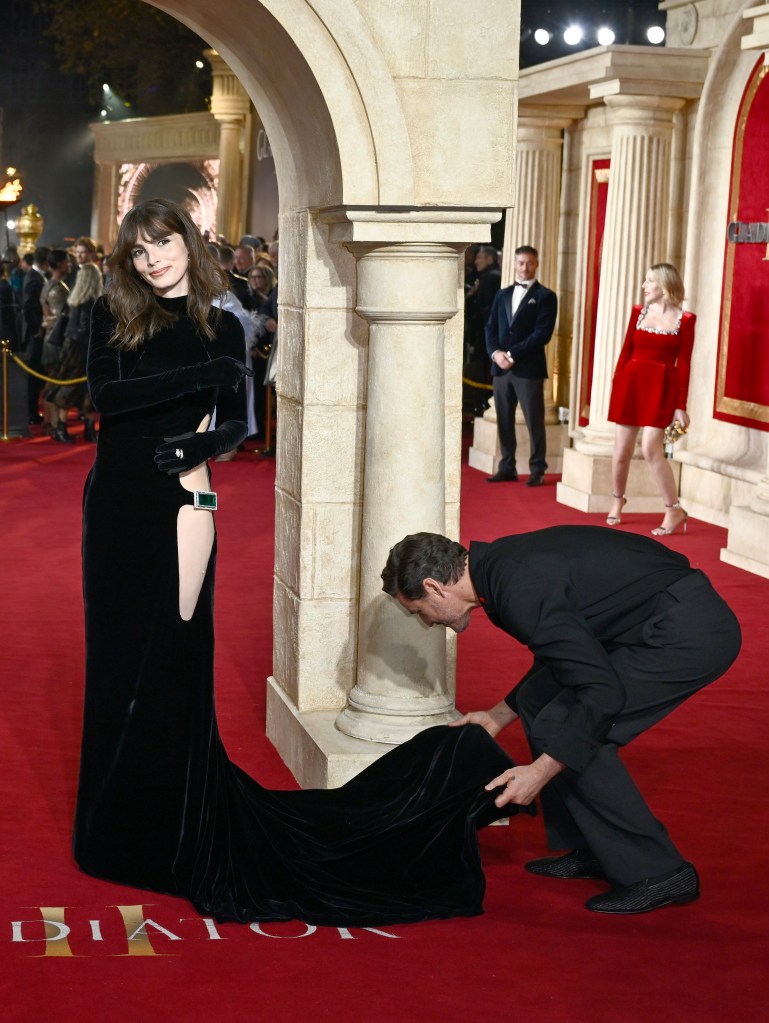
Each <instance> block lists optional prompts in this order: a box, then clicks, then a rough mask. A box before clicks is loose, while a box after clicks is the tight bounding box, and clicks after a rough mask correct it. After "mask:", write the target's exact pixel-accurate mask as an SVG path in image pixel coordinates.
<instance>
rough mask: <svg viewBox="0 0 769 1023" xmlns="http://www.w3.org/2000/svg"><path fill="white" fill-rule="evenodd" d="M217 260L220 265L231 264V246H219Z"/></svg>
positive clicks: (233, 255) (232, 251)
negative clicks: (219, 261)
mask: <svg viewBox="0 0 769 1023" xmlns="http://www.w3.org/2000/svg"><path fill="white" fill-rule="evenodd" d="M219 259H220V260H221V262H222V263H231V262H232V261H233V260H234V259H235V249H233V247H232V246H231V245H220V246H219Z"/></svg>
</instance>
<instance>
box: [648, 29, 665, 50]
mask: <svg viewBox="0 0 769 1023" xmlns="http://www.w3.org/2000/svg"><path fill="white" fill-rule="evenodd" d="M646 38H647V39H648V40H649V42H650V43H652V44H653V45H654V46H659V44H660V43H661V42H662V41H663V40H664V38H665V29H664V28H661V27H660V26H659V25H652V27H651V28H650V29H649V30H648V31H647V33H646Z"/></svg>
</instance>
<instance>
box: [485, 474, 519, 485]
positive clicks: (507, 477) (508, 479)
mask: <svg viewBox="0 0 769 1023" xmlns="http://www.w3.org/2000/svg"><path fill="white" fill-rule="evenodd" d="M486 482H487V483H517V482H518V473H517V472H495V473H494V475H493V476H487V477H486Z"/></svg>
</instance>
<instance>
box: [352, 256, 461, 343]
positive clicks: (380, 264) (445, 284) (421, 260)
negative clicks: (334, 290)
mask: <svg viewBox="0 0 769 1023" xmlns="http://www.w3.org/2000/svg"><path fill="white" fill-rule="evenodd" d="M346 248H347V249H349V250H350V252H352V253H353V255H354V256H355V257H356V259H357V260H358V301H357V304H356V306H355V310H356V312H358V313H360V315H361V316H365V318H366V319H367V320H368V321H369V322H370V323H386V322H390V323H394V322H400V323H433V324H443V323H445V322H446V320H449V319H451V317H452V316H456V314H457V312H458V299H457V267H458V262H457V260H458V255H459V252H460V251H461V250H462V249H463V248H464V245H459V244H446V243H436V242H433V243H430V242H405V243H400V244H397V245H395V244H391V243H381V242H348V243H347V245H346Z"/></svg>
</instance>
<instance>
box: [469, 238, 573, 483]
mask: <svg viewBox="0 0 769 1023" xmlns="http://www.w3.org/2000/svg"><path fill="white" fill-rule="evenodd" d="M538 266H539V253H538V252H537V250H536V249H534V248H532V246H531V245H521V246H520V247H519V248H517V249H516V250H515V283H513V284H511V285H510V286H509V287H507V288H502V290H501V291H498V292H497V294H496V296H495V298H494V302H493V303H492V306H491V312H490V313H489V318H488V320H487V322H486V350H487V351H488V353H489V357H490V359H491V362H492V366H491V376H492V384H493V386H494V405H495V407H496V410H497V433H498V434H499V446H500V448H501V450H502V459H501V461H500V463H499V467H498V469H497V472H496V473H495V474H494V475H493V476H489V477H488V481H489V483H504V482H515V480H517V479H518V473H517V471H516V468H515V410H516V409H517V407H518V404H519V402H520V405H521V409H522V411H523V418H524V419H525V420H526V426H527V428H528V431H529V443H530V446H531V453H530V455H529V472H530V476H529V479H528V480H527V482H526V486H528V487H537V486H540V485H541V483H542V480H543V477H544V475H545V470H546V469H547V462H546V460H545V449H546V445H547V435H546V431H545V394H544V388H545V380H546V379H547V362H546V360H545V345H546V344H547V343H548V341H549V340H550V338H551V337H552V336H553V328H554V327H555V318H556V316H557V314H558V299H557V298H556V295H555V292H554V291H551V290H550V289H549V288H546V287H545V286H544V285H543V284H540V283H539V281H538V280H537V267H538Z"/></svg>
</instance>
